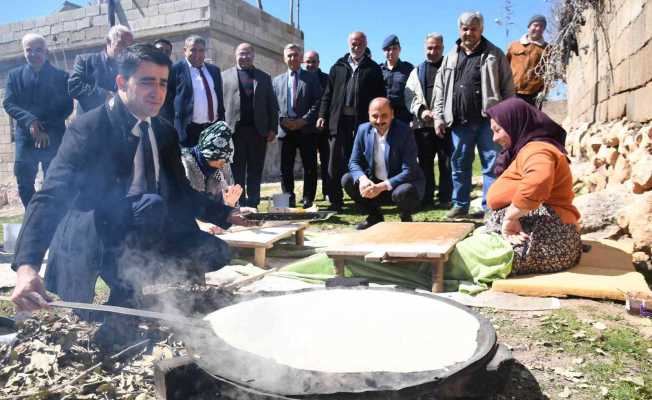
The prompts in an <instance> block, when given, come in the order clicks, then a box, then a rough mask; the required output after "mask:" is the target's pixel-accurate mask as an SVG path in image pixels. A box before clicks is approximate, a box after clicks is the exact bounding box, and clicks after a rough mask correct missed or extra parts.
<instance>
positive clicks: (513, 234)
mask: <svg viewBox="0 0 652 400" xmlns="http://www.w3.org/2000/svg"><path fill="white" fill-rule="evenodd" d="M527 213H528V211H527V210H521V209H519V208H518V207H516V206H515V205H513V204H512V205H510V206H509V207H507V210H505V218H504V219H503V224H502V226H501V227H500V233H501V234H502V236H503V238H505V240H507V241H508V242H509V243H511V244H512V245H515V244H521V243H523V242H524V241H526V240H528V239H529V238H530V236H529V235H528V234H527V233H525V232H524V231H523V226H522V225H521V221H520V218H521V217H522V216H524V215H526V214H527Z"/></svg>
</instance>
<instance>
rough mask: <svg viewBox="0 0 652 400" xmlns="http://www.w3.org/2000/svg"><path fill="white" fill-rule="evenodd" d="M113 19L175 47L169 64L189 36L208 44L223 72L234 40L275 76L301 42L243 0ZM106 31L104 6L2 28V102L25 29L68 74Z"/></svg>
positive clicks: (129, 3)
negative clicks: (249, 47)
mask: <svg viewBox="0 0 652 400" xmlns="http://www.w3.org/2000/svg"><path fill="white" fill-rule="evenodd" d="M118 17H119V18H117V20H119V21H122V19H121V18H120V17H122V18H124V17H126V18H127V22H128V25H129V26H130V27H131V29H132V30H133V31H134V35H135V38H136V41H137V42H153V41H154V40H156V39H158V38H166V39H168V40H170V41H171V42H172V43H173V46H174V49H173V54H172V59H173V61H176V60H179V59H180V58H181V57H182V56H183V41H184V39H185V38H186V37H187V36H189V35H190V34H199V35H202V36H204V37H205V38H206V39H207V40H208V54H207V58H209V59H210V60H211V62H213V63H214V64H216V65H218V66H219V67H220V68H221V69H222V70H224V69H227V68H230V67H231V66H233V65H234V63H235V58H234V49H235V46H237V44H238V43H241V42H244V41H246V42H250V43H251V44H253V46H254V48H255V50H256V66H257V67H258V68H260V69H262V70H264V71H266V72H267V73H269V74H270V75H272V77H273V76H275V75H277V74H280V73H282V72H284V71H285V69H286V67H285V64H283V56H282V52H283V47H284V46H285V44H287V43H290V42H293V43H297V44H299V45H303V33H302V32H301V31H299V30H297V29H296V28H294V27H292V26H290V25H288V24H286V23H284V22H282V21H280V20H278V19H276V18H274V17H272V16H271V15H269V14H267V13H265V12H264V11H260V10H259V9H258V8H257V7H255V6H252V5H251V4H249V3H247V2H245V1H243V0H119V7H118ZM108 29H109V23H108V16H107V5H106V4H93V5H89V6H86V7H83V8H79V9H75V10H69V11H64V12H60V13H56V14H53V15H49V16H45V17H39V18H35V19H30V20H26V21H20V22H13V23H10V24H6V25H0V97H4V88H5V83H6V82H5V81H6V76H7V73H8V72H9V70H11V69H12V68H14V67H16V66H19V65H22V64H23V63H24V58H23V55H22V48H21V44H20V40H21V38H22V37H23V36H24V35H25V34H26V33H28V32H36V33H39V34H41V35H43V36H45V38H46V40H47V41H48V46H49V49H50V61H51V62H52V63H53V64H54V65H56V66H57V67H59V68H62V69H65V70H67V71H70V70H71V69H72V66H73V63H74V59H75V56H76V55H78V54H83V53H88V52H95V51H99V50H100V49H101V48H102V47H103V46H104V43H105V36H106V33H107V31H108ZM11 132H12V127H11V119H10V118H9V116H8V115H7V114H6V113H5V112H4V109H3V108H0V184H2V183H6V182H10V181H13V179H14V178H13V173H12V171H13V160H14V147H13V143H12V136H11ZM279 166H280V151H279V148H278V144H274V145H271V146H269V149H268V154H267V159H266V162H265V172H264V174H265V177H266V179H267V180H270V179H275V178H277V177H278V176H279V175H280V170H279Z"/></svg>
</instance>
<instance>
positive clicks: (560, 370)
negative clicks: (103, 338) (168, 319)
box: [0, 290, 652, 400]
mask: <svg viewBox="0 0 652 400" xmlns="http://www.w3.org/2000/svg"><path fill="white" fill-rule="evenodd" d="M6 294H8V291H7V290H5V291H3V293H0V295H6ZM100 297H101V296H100ZM100 297H98V299H96V301H97V300H101V299H100ZM561 306H562V307H561V309H559V310H554V311H537V312H522V311H518V312H516V311H500V310H494V309H489V308H482V309H475V310H476V311H477V312H479V313H480V314H481V315H483V316H485V317H486V318H488V319H489V320H490V321H491V323H492V324H493V326H494V327H495V328H496V331H497V334H498V341H499V342H500V343H503V344H505V345H506V346H507V347H508V348H509V349H510V350H511V351H512V353H513V356H514V358H515V359H516V361H517V362H516V364H515V365H514V367H513V368H512V371H511V375H510V377H509V381H508V382H507V384H506V385H505V388H504V389H503V390H502V391H501V392H500V393H498V394H496V395H495V396H493V397H491V399H490V400H508V399H509V400H530V399H531V400H535V399H578V400H596V399H606V400H648V399H652V319H646V318H639V317H634V316H630V315H628V314H626V312H625V310H624V307H623V305H622V304H618V303H614V302H609V301H593V300H584V299H567V300H565V299H562V300H561ZM12 314H13V308H12V306H11V305H10V304H8V303H6V302H0V315H3V316H7V315H12Z"/></svg>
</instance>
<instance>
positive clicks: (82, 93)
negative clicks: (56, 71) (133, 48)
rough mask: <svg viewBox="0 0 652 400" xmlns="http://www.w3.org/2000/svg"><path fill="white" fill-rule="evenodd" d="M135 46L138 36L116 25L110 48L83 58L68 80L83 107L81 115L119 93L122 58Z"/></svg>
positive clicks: (108, 43)
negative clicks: (126, 51)
mask: <svg viewBox="0 0 652 400" xmlns="http://www.w3.org/2000/svg"><path fill="white" fill-rule="evenodd" d="M133 42H134V35H133V34H132V33H131V31H130V30H129V28H127V27H126V26H124V25H114V26H113V27H111V29H109V33H108V34H107V35H106V48H105V49H104V50H102V51H100V52H99V53H94V54H82V55H79V56H77V57H76V58H75V65H74V66H73V67H72V73H71V74H70V78H69V79H68V91H69V93H70V95H71V96H72V97H73V98H74V99H75V100H77V102H78V103H79V104H78V106H77V114H78V115H81V114H83V113H85V112H88V111H90V110H92V109H94V108H96V107H99V106H101V105H102V104H104V102H105V101H107V100H108V99H110V98H112V97H113V95H114V94H115V92H116V89H117V88H116V86H115V77H116V75H118V58H119V57H120V55H121V54H122V53H123V52H124V50H125V49H126V48H127V47H129V46H130V45H131V44H132V43H133Z"/></svg>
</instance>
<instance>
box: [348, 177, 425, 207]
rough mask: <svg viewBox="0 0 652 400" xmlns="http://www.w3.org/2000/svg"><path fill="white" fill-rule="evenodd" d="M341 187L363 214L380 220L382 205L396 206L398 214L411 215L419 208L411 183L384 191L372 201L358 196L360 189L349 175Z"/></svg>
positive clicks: (375, 180) (375, 181)
mask: <svg viewBox="0 0 652 400" xmlns="http://www.w3.org/2000/svg"><path fill="white" fill-rule="evenodd" d="M370 179H371V180H372V181H374V183H378V182H380V181H379V180H378V179H375V178H373V177H372V178H370ZM342 186H344V190H346V193H347V194H348V195H349V197H351V198H352V199H353V201H355V204H356V205H358V207H360V208H361V209H362V210H363V212H365V213H366V214H367V215H368V216H370V217H374V218H380V217H381V216H382V215H383V213H382V211H381V210H380V206H381V205H383V204H392V203H394V204H396V206H397V207H398V209H399V212H400V213H401V214H402V215H403V214H410V215H411V214H412V213H413V212H415V211H416V210H417V208H419V205H420V203H421V201H420V200H421V199H420V198H419V192H418V191H417V188H416V186H414V185H413V184H411V183H403V184H401V185H398V186H397V187H395V188H393V189H392V190H391V191H384V192H382V193H381V194H379V195H378V196H376V197H375V198H373V199H366V198H364V197H362V195H360V188H359V186H358V183H357V182H356V181H354V180H353V176H352V175H351V174H350V173H347V174H345V175H344V176H343V177H342Z"/></svg>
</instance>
